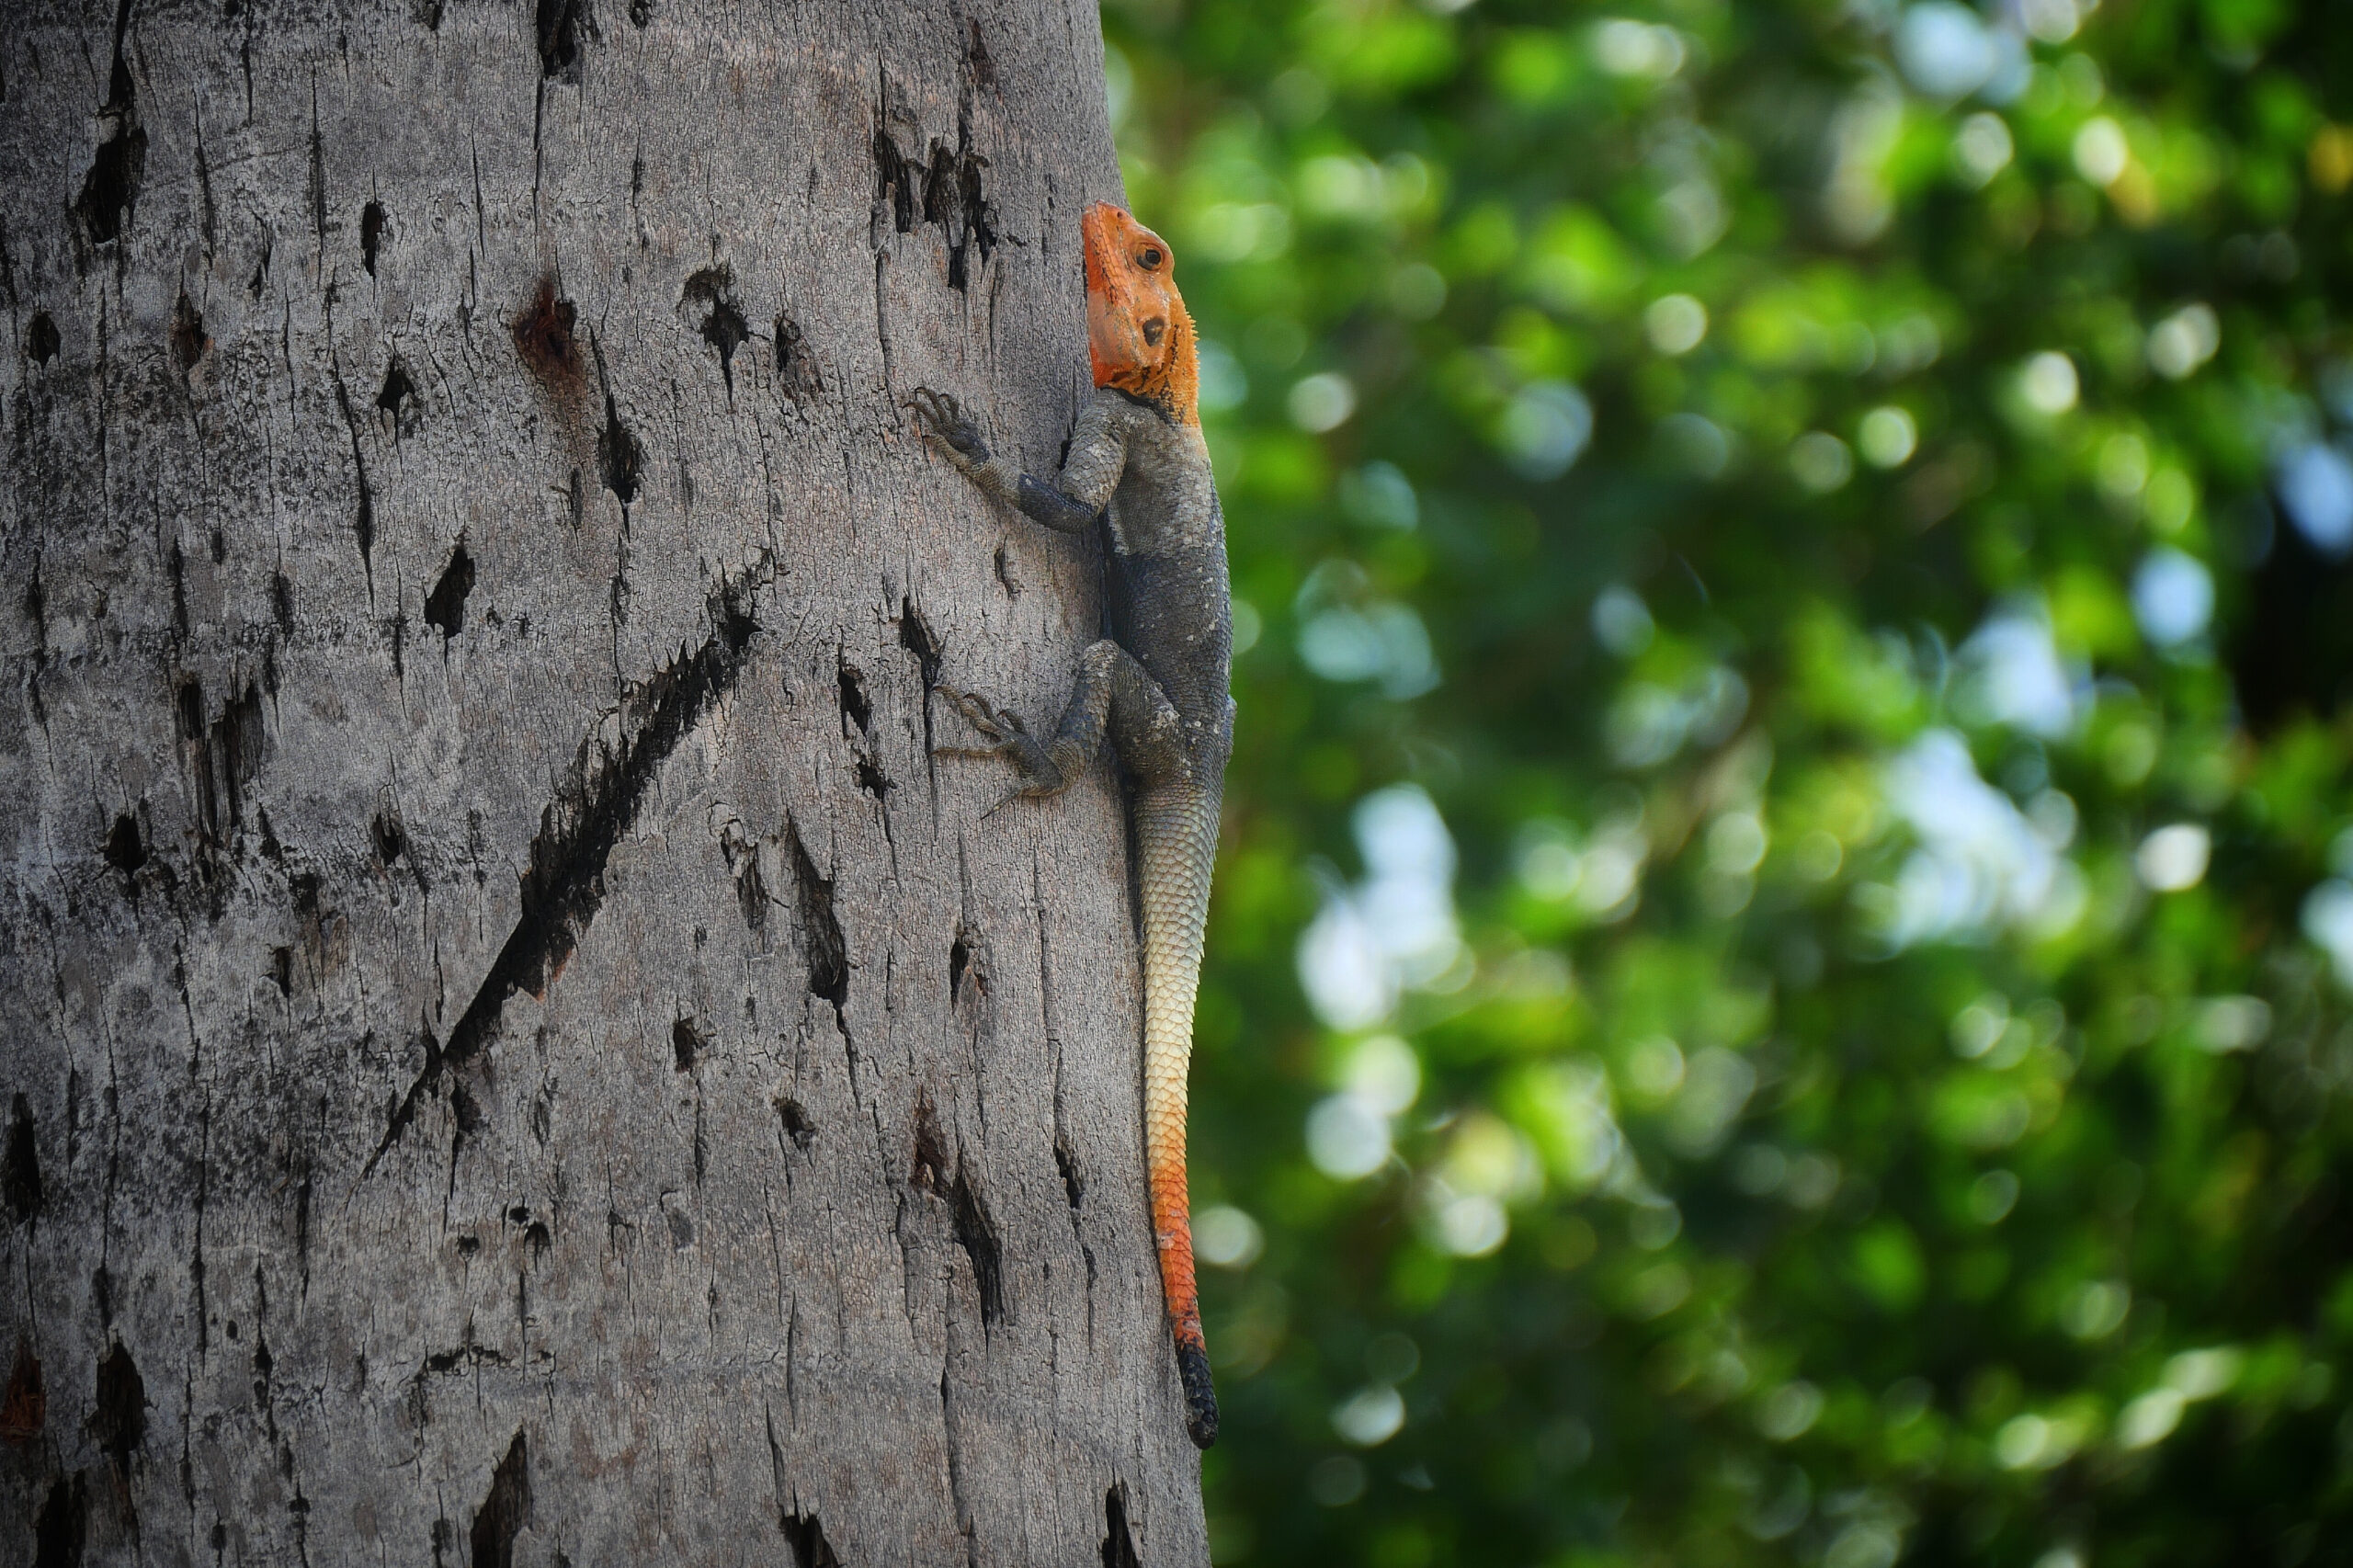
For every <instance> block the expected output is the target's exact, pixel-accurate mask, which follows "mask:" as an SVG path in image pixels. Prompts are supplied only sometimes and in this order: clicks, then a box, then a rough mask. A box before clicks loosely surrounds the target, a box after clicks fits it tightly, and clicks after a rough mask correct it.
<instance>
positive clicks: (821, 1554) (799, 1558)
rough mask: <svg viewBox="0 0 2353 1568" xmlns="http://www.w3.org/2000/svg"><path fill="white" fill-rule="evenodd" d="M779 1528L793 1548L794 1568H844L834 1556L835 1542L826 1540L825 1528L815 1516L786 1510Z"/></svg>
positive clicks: (781, 1516)
mask: <svg viewBox="0 0 2353 1568" xmlns="http://www.w3.org/2000/svg"><path fill="white" fill-rule="evenodd" d="M777 1527H778V1528H779V1529H781V1530H783V1531H784V1542H785V1544H786V1545H787V1546H790V1548H792V1568H842V1560H841V1559H840V1558H838V1557H836V1556H835V1555H834V1546H833V1542H831V1541H829V1540H826V1539H825V1527H824V1526H823V1525H821V1524H819V1523H818V1522H817V1516H816V1515H814V1514H796V1513H794V1512H792V1510H790V1508H788V1509H785V1510H784V1511H783V1512H782V1513H781V1514H780V1515H779V1517H778V1518H777Z"/></svg>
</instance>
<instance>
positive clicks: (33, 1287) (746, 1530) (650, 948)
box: [0, 0, 1206, 1568]
mask: <svg viewBox="0 0 2353 1568" xmlns="http://www.w3.org/2000/svg"><path fill="white" fill-rule="evenodd" d="M8 10H9V11H10V13H11V15H10V17H9V26H8V27H7V28H6V31H5V36H0V309H5V312H6V325H7V331H8V345H7V347H6V351H5V352H0V410H5V439H6V449H5V456H0V463H4V464H5V469H0V473H5V480H6V483H5V486H4V487H0V491H4V492H5V493H0V551H4V552H5V565H6V582H7V597H6V605H5V606H0V623H5V630H4V631H0V638H5V642H0V656H5V658H6V667H7V690H6V696H5V698H0V845H5V851H4V852H0V853H4V856H5V858H0V1029H5V1033H0V1040H4V1041H5V1047H4V1049H5V1058H0V1063H4V1064H0V1074H5V1080H4V1081H0V1095H5V1096H6V1099H5V1101H4V1102H0V1199H4V1200H5V1201H4V1202H0V1210H5V1212H4V1213H0V1219H5V1221H6V1227H7V1228H6V1244H5V1246H6V1251H5V1256H6V1281H5V1284H0V1368H5V1369H6V1376H7V1380H8V1381H7V1383H6V1391H5V1399H0V1562H6V1563H25V1562H31V1563H38V1564H40V1568H63V1565H67V1564H74V1563H79V1562H154V1563H206V1564H221V1563H231V1562H248V1563H256V1562H301V1563H305V1564H309V1563H325V1562H408V1563H425V1562H432V1563H435V1564H464V1563H471V1564H472V1565H473V1568H506V1565H508V1564H522V1563H529V1564H556V1563H567V1562H569V1563H576V1564H581V1565H582V1568H587V1565H589V1564H596V1563H629V1562H655V1561H661V1562H709V1563H728V1564H733V1563H739V1562H791V1563H795V1564H798V1565H799V1568H814V1565H818V1564H829V1563H840V1564H847V1565H849V1568H858V1565H861V1564H867V1563H916V1564H930V1563H1080V1562H1086V1563H1093V1562H1103V1563H1130V1562H1150V1563H1180V1562H1181V1563H1197V1562H1202V1561H1204V1560H1205V1557H1206V1552H1205V1550H1204V1546H1203V1526H1202V1518H1201V1510H1200V1502H1199V1470H1198V1465H1197V1460H1196V1456H1195V1455H1194V1452H1193V1450H1192V1449H1191V1446H1190V1444H1189V1443H1188V1441H1187V1439H1186V1437H1185V1428H1184V1423H1183V1418H1182V1410H1181V1403H1180V1399H1179V1394H1178V1390H1177V1385H1176V1376H1175V1369H1174V1366H1173V1361H1172V1358H1171V1353H1170V1349H1169V1338H1168V1335H1167V1333H1166V1331H1165V1325H1164V1324H1163V1322H1162V1311H1161V1305H1160V1290H1159V1279H1158V1275H1157V1272H1156V1268H1155V1263H1154V1249H1153V1244H1152V1239H1151V1235H1150V1232H1149V1226H1148V1221H1147V1218H1146V1210H1145V1198H1144V1186H1143V1179H1142V1130H1141V1108H1140V1091H1139V1073H1140V1064H1139V1059H1140V1027H1139V1014H1138V977H1137V964H1136V958H1135V940H1134V935H1133V927H1132V925H1131V917H1130V914H1129V905H1128V888H1127V871H1126V866H1125V854H1124V848H1123V835H1122V829H1121V826H1120V814H1119V802H1118V799H1117V791H1116V788H1115V786H1114V784H1113V782H1112V781H1111V780H1110V779H1109V778H1108V777H1107V776H1097V777H1096V778H1090V779H1089V780H1087V781H1086V783H1085V784H1084V785H1082V786H1081V787H1080V788H1078V789H1076V790H1073V791H1072V792H1071V793H1070V794H1069V795H1068V796H1067V797H1065V798H1064V799H1063V800H1061V801H1056V802H1053V803H1051V804H1050V805H1047V806H1043V807H1040V806H1035V805H1029V804H1015V805H1012V806H1008V807H1006V808H1005V809H1003V810H999V811H996V812H994V813H993V814H991V813H990V812H989V808H990V807H991V806H992V805H993V804H994V803H995V801H997V799H998V798H999V797H1000V796H1001V795H1002V794H1003V793H1004V791H1005V789H1006V783H1007V779H1006V777H1005V775H1004V774H1003V772H1002V771H1001V770H999V769H997V768H995V767H990V766H988V765H986V764H985V763H973V762H960V761H955V760H949V759H938V760H935V758H934V756H933V755H932V745H933V743H934V741H935V739H937V740H938V741H939V742H940V743H942V744H945V743H947V742H949V741H951V740H955V739H959V738H961V736H959V735H958V734H956V733H951V731H950V730H949V726H950V725H951V724H952V723H953V722H954V720H953V718H952V715H951V714H950V713H949V710H947V708H946V707H945V706H944V704H935V703H934V702H933V701H932V700H931V696H932V690H933V687H934V686H935V684H936V683H938V682H940V681H947V682H949V683H951V684H956V685H969V686H972V687H977V688H979V689H982V690H984V691H987V692H989V693H990V694H991V695H992V696H994V697H995V698H997V699H1000V700H1005V701H1008V702H1012V703H1014V704H1017V705H1018V706H1020V707H1022V708H1023V709H1025V710H1028V711H1033V712H1047V711H1052V710H1053V709H1054V708H1055V706H1056V705H1057V704H1058V703H1059V702H1060V700H1061V699H1062V697H1063V693H1064V691H1065V690H1066V688H1067V684H1068V680H1069V675H1070V670H1071V668H1072V665H1073V662H1074V658H1075V655H1076V653H1077V651H1078V650H1079V649H1080V648H1081V647H1083V646H1084V645H1085V643H1086V642H1087V641H1088V640H1089V639H1090V638H1091V636H1092V635H1093V632H1094V629H1095V627H1096V625H1097V602H1096V585H1097V576H1096V565H1095V555H1094V551H1093V547H1092V546H1091V545H1074V544H1072V543H1069V542H1067V541H1063V540H1058V539H1056V538H1054V537H1052V536H1050V535H1049V534H1047V533H1046V532H1045V531H1044V530H1042V529H1037V528H1031V527H1029V526H1027V525H1026V524H1024V523H1023V522H1022V521H1021V520H1020V519H1018V518H1016V517H1007V516H1001V515H996V514H994V513H992V512H990V511H988V510H987V508H986V507H985V506H984V505H983V503H981V502H980V501H979V500H978V499H977V498H976V497H975V496H974V495H973V494H972V491H971V488H970V486H968V485H966V484H965V483H963V482H962V481H961V479H960V478H959V477H958V476H957V475H956V474H955V473H954V472H952V471H950V470H949V469H948V468H946V467H945V466H944V465H942V464H938V463H936V462H933V461H930V460H927V457H926V451H925V449H924V448H923V445H922V443H921V441H920V440H919V439H918V438H917V437H916V432H915V426H914V425H913V424H912V423H911V422H910V420H909V418H908V416H907V415H905V413H904V410H903V403H904V399H905V398H906V396H907V394H908V393H909V392H911V390H912V389H913V388H915V386H917V385H920V384H933V385H938V386H941V387H945V388H949V389H953V390H955V391H958V392H962V393H965V394H967V395H972V396H975V397H977V398H978V399H979V400H980V401H981V402H982V403H983V404H984V405H985V406H986V409H987V412H988V415H989V416H990V418H991V420H992V423H993V425H994V426H995V430H996V431H997V432H998V434H999V436H1000V438H1001V439H1003V440H1005V441H1006V442H1008V443H1009V444H1011V445H1012V446H1014V447H1015V448H1017V449H1018V450H1019V451H1020V453H1021V455H1022V456H1023V457H1024V458H1025V459H1026V460H1028V462H1029V466H1031V467H1037V468H1042V467H1047V466H1050V465H1051V460H1052V459H1053V456H1054V452H1055V444H1056V442H1057V441H1058V440H1059V439H1060V437H1061V434H1062V432H1063V430H1064V429H1065V428H1066V426H1067V421H1068V419H1069V417H1070V415H1071V412H1072V410H1073V408H1074V404H1075V402H1076V399H1077V397H1078V396H1079V394H1080V392H1081V391H1082V389H1083V387H1084V385H1085V367H1086V352H1085V332H1084V321H1083V306H1082V288H1083V285H1082V280H1081V277H1080V272H1079V265H1078V254H1079V253H1078V237H1077V236H1078V219H1079V214H1080V212H1081V210H1083V208H1084V206H1085V204H1086V201H1087V200H1089V199H1094V198H1099V197H1114V198H1116V196H1117V195H1118V192H1119V188H1120V186H1119V172H1118V168H1117V165H1116V164H1115V162H1114V160H1113V155H1112V150H1111V145H1110V137H1109V130H1108V125H1107V123H1106V119H1105V115H1104V111H1103V97H1102V90H1101V85H1100V84H1101V80H1102V77H1101V45H1100V41H1099V37H1098V34H1097V23H1096V18H1095V15H1094V8H1093V6H1092V5H1091V4H1090V3H1089V0H961V3H959V0H950V3H949V4H948V5H942V6H921V7H918V6H866V7H860V6H825V5H810V6H785V5H782V4H777V3H773V0H772V3H771V4H768V5H767V6H745V5H736V6H724V5H722V4H719V3H718V0H537V4H536V8H535V7H534V6H532V5H528V4H523V3H521V0H501V3H496V4H491V3H486V0H390V3H385V4H379V5H375V6H367V5H362V4H358V3H357V0H354V3H351V4H347V5H344V6H327V5H322V4H312V3H304V0H244V3H242V4H241V3H239V0H225V3H215V0H206V3H204V4H202V5H197V4H194V3H192V0H178V3H162V0H135V3H134V0H120V11H119V14H117V13H116V12H115V10H114V7H113V6H104V5H103V4H102V0H88V3H85V4H80V5H68V4H63V0H52V3H50V4H46V5H40V6H31V7H28V6H25V5H23V4H21V3H20V4H15V5H11V6H9V7H8ZM935 722H937V723H938V726H939V730H938V733H937V735H935V728H934V726H935Z"/></svg>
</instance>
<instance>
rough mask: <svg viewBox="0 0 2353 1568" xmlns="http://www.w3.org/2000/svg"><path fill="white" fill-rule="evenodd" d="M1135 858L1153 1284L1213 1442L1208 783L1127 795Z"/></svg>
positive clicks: (1188, 1419)
mask: <svg viewBox="0 0 2353 1568" xmlns="http://www.w3.org/2000/svg"><path fill="white" fill-rule="evenodd" d="M1135 812H1136V818H1135V820H1136V840H1137V847H1138V849H1139V851H1140V852H1141V854H1142V860H1143V879H1142V883H1143V885H1142V902H1143V1125H1144V1166H1145V1174H1146V1176H1147V1178H1148V1179H1149V1181H1150V1183H1151V1187H1152V1228H1153V1232H1154V1236H1155V1238H1156V1239H1157V1241H1158V1242H1159V1244H1160V1283H1161V1288H1162V1290H1163V1291H1164V1292H1165V1294H1166V1297H1167V1301H1168V1326H1169V1329H1170V1331H1171V1332H1172V1333H1173V1334H1174V1335H1175V1336H1176V1369H1177V1372H1178V1374H1179V1375H1180V1376H1181V1377H1182V1379H1183V1380H1184V1384H1185V1425H1186V1427H1187V1428H1188V1430H1189V1431H1190V1432H1191V1433H1192V1435H1193V1441H1194V1442H1195V1443H1197V1444H1199V1446H1200V1447H1202V1448H1204V1449H1206V1448H1208V1447H1209V1446H1210V1445H1211V1443H1214V1442H1216V1441H1217V1391H1216V1390H1215V1389H1214V1388H1212V1387H1211V1383H1210V1358H1209V1347H1208V1346H1207V1345H1206V1344H1205V1343H1204V1342H1203V1340H1202V1338H1201V1299H1200V1290H1199V1286H1198V1285H1197V1284H1196V1282H1195V1280H1194V1277H1193V1221H1192V1215H1191V1210H1190V1206H1189V1203H1188V1198H1187V1194H1186V1190H1185V1104H1186V1089H1185V1080H1186V1074H1187V1072H1188V1069H1189V1067H1190V1066H1191V1062H1192V1056H1193V996H1194V991H1195V988H1196V987H1197V986H1198V985H1199V982H1200V975H1201V933H1202V928H1203V927H1204V926H1206V925H1207V923H1208V919H1209V903H1210V871H1211V862H1212V860H1213V859H1214V858H1215V857H1216V854H1217V816H1218V790H1217V788H1216V786H1215V785H1211V786H1210V787H1209V788H1207V789H1203V788H1201V787H1200V786H1199V785H1193V784H1184V785H1176V786H1161V787H1158V788H1154V789H1149V790H1144V791H1143V792H1142V794H1141V795H1140V796H1139V797H1138V799H1137V801H1136V803H1135Z"/></svg>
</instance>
